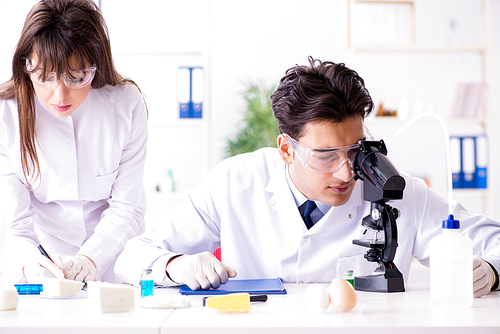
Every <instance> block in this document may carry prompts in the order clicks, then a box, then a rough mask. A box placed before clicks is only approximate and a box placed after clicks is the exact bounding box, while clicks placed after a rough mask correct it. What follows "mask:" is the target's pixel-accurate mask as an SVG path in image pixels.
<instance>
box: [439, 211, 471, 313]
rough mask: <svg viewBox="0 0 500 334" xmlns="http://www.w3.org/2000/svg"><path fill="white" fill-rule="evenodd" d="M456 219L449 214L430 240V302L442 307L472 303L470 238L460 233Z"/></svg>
mask: <svg viewBox="0 0 500 334" xmlns="http://www.w3.org/2000/svg"><path fill="white" fill-rule="evenodd" d="M459 231H460V222H459V221H458V220H455V219H454V218H453V215H449V216H448V219H447V220H444V221H443V233H442V234H441V235H438V236H436V237H434V238H433V239H432V240H431V243H430V278H431V282H430V283H431V284H430V287H431V291H430V292H431V304H432V306H435V307H442V308H466V307H470V306H471V305H472V301H473V281H472V271H473V268H472V241H471V240H470V238H468V237H466V236H463V235H460V234H459Z"/></svg>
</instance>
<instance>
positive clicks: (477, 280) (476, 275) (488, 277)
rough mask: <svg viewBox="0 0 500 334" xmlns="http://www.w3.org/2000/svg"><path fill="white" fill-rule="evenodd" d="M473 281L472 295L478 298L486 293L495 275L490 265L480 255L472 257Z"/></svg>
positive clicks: (493, 282) (491, 285) (493, 281)
mask: <svg viewBox="0 0 500 334" xmlns="http://www.w3.org/2000/svg"><path fill="white" fill-rule="evenodd" d="M472 267H473V268H474V271H473V274H472V276H473V278H472V279H473V281H474V297H475V298H479V297H481V296H484V295H486V294H488V293H489V292H490V291H491V288H492V287H493V284H495V280H496V275H495V272H494V271H493V269H492V268H491V266H490V265H489V264H488V263H487V262H486V261H484V260H483V259H482V258H481V257H480V256H478V255H474V256H473V257H472Z"/></svg>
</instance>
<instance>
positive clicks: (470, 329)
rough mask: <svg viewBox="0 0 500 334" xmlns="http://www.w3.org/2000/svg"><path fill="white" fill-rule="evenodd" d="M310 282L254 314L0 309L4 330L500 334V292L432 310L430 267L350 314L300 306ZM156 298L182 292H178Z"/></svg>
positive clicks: (60, 303) (24, 302)
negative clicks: (467, 305) (456, 306)
mask: <svg viewBox="0 0 500 334" xmlns="http://www.w3.org/2000/svg"><path fill="white" fill-rule="evenodd" d="M307 286H308V285H305V284H285V288H286V289H287V291H288V294H286V295H269V299H268V301H267V302H265V303H252V311H251V312H250V313H243V314H222V313H217V312H215V311H213V310H209V309H206V308H203V307H202V297H201V296H190V299H191V304H192V306H191V307H190V308H185V309H176V310H171V309H159V310H157V309H144V308H140V307H136V308H135V309H134V310H133V311H132V312H127V313H108V314H101V313H98V312H96V311H94V310H92V309H90V308H89V306H88V305H87V299H86V298H82V299H63V300H58V299H43V298H41V297H39V296H20V302H19V306H18V308H17V310H15V311H0V333H2V334H10V333H55V334H57V333H64V334H66V333H70V334H78V333H120V334H121V333H141V334H145V333H168V334H177V333H179V334H188V333H197V334H198V333H217V334H224V333H228V334H229V333H230V334H240V333H258V334H265V333H273V334H276V333H287V334H288V333H292V334H293V333H347V334H349V333H362V334H377V333H384V334H387V333H418V334H421V333H424V334H431V333H445V334H446V333H453V334H456V333H458V334H461V333H474V334H475V333H479V334H485V333H487V334H489V333H495V334H498V333H500V293H499V292H494V293H492V294H490V295H488V296H486V297H484V298H480V299H474V304H473V306H472V307H471V308H467V309H462V310H451V311H450V310H442V309H435V308H432V307H431V306H430V302H429V275H428V269H426V268H425V269H421V268H417V269H412V274H411V275H410V280H409V282H408V284H407V285H406V292H403V293H371V292H360V291H358V292H357V294H358V305H357V306H356V308H355V309H354V310H353V311H351V312H349V313H337V312H335V311H334V310H333V309H332V308H329V309H328V310H327V311H325V312H322V313H311V312H309V311H308V310H307V309H306V307H305V305H304V302H303V294H304V291H305V289H306V288H307ZM155 293H172V294H177V293H178V289H176V288H170V289H157V290H155Z"/></svg>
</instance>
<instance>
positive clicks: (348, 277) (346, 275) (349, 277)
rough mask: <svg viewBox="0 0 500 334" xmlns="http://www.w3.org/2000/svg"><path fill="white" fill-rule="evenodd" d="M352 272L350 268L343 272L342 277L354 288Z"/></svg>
mask: <svg viewBox="0 0 500 334" xmlns="http://www.w3.org/2000/svg"><path fill="white" fill-rule="evenodd" d="M353 273H354V271H353V270H352V269H351V270H347V271H346V272H345V273H344V279H345V280H346V281H347V282H349V283H350V284H351V285H352V287H353V288H354V276H353Z"/></svg>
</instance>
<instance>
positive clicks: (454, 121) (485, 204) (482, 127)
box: [346, 0, 495, 215]
mask: <svg viewBox="0 0 500 334" xmlns="http://www.w3.org/2000/svg"><path fill="white" fill-rule="evenodd" d="M359 3H363V4H370V5H372V4H377V3H381V4H384V5H385V4H402V5H409V6H411V7H412V10H413V13H414V15H419V12H418V5H419V0H414V1H369V0H368V1H367V0H359V1H358V0H348V1H347V9H348V10H347V16H348V17H347V20H346V22H347V24H348V27H347V36H348V41H347V45H348V47H349V52H350V59H351V61H352V62H353V63H356V64H357V66H356V67H355V68H360V67H361V68H363V65H365V67H368V66H367V65H366V64H364V63H363V59H361V58H363V57H362V56H364V61H365V62H367V57H366V56H367V55H370V59H371V60H372V59H380V57H381V55H384V56H387V57H390V58H391V59H396V60H397V61H401V59H402V58H404V57H413V58H412V59H415V57H433V58H432V59H436V58H445V57H449V56H454V55H455V56H458V57H469V58H470V59H475V58H476V57H478V58H479V62H480V64H479V65H477V64H474V65H475V67H474V66H471V67H474V69H475V70H476V72H479V73H477V74H475V77H477V78H478V79H479V80H480V81H482V82H484V83H486V84H487V92H486V103H485V106H484V109H483V115H482V116H481V117H477V118H459V117H449V116H448V110H446V112H443V111H441V112H440V114H441V116H442V117H443V118H444V119H445V122H446V124H447V126H448V130H449V132H450V134H451V135H453V134H454V135H459V134H464V135H469V134H473V133H475V134H479V133H485V134H486V135H488V138H489V139H490V143H491V134H492V133H493V132H492V130H493V129H492V111H491V91H490V83H491V0H480V2H478V4H479V5H480V6H481V8H480V12H481V18H480V24H481V27H480V31H481V36H480V41H477V40H476V41H475V42H474V43H470V44H468V45H442V44H439V45H434V44H432V43H422V42H421V41H420V40H419V39H418V36H416V37H415V36H414V37H413V38H409V39H408V40H411V42H410V43H407V44H405V45H366V44H365V45H359V44H356V43H354V42H353V41H352V40H351V37H352V36H353V33H352V31H351V28H352V27H351V24H352V18H351V15H353V8H354V5H356V4H359ZM415 21H416V20H414V22H415ZM415 30H418V29H416V28H415V26H413V33H414V31H415ZM478 42H479V43H478ZM388 44H390V43H388ZM360 59H361V60H360ZM378 66H382V65H380V64H378ZM415 66H418V64H416V65H415ZM464 66H465V65H464ZM425 70H426V69H425V68H422V71H425ZM366 72H368V73H369V70H366ZM363 73H364V72H363ZM362 76H363V75H362ZM384 79H385V78H383V77H382V78H381V77H377V78H376V80H373V81H372V82H371V85H372V86H373V85H374V84H377V83H379V84H380V83H383V84H386V82H384ZM401 80H402V81H404V80H406V81H411V77H410V78H402V79H401ZM365 81H366V78H365ZM456 83H458V82H455V84H456ZM394 85H398V82H395V83H394ZM443 86H444V85H443ZM443 88H444V87H443ZM414 89H418V88H417V87H415V88H414ZM369 90H370V87H369ZM372 95H373V94H372ZM448 96H450V94H449V89H448ZM374 102H375V103H378V102H379V101H374ZM450 106H451V104H450ZM409 119H410V117H405V118H398V117H394V118H392V117H370V118H368V119H367V120H366V124H367V126H368V127H369V129H371V130H372V132H376V133H377V134H378V135H379V136H378V137H382V138H383V139H384V140H385V139H386V138H388V139H387V140H386V142H387V143H388V147H389V154H390V152H391V147H395V148H396V149H395V154H394V159H396V160H397V161H398V162H399V163H400V164H401V165H402V166H404V167H407V166H409V167H410V169H411V168H413V167H415V168H417V167H419V168H420V173H421V175H418V172H415V170H416V169H413V171H410V172H411V174H412V175H414V174H417V175H415V176H421V177H424V178H425V177H426V175H425V174H426V172H427V171H429V170H435V169H436V166H437V165H439V164H442V163H444V162H445V160H444V159H440V157H439V153H436V151H439V147H434V146H433V145H432V139H431V138H429V137H432V135H430V134H429V133H426V132H425V131H427V130H428V129H429V128H431V127H433V126H437V123H436V121H434V120H429V119H422V120H420V121H418V123H416V124H415V125H414V129H413V134H412V136H414V137H412V136H410V137H412V138H409V139H408V140H407V141H406V142H407V143H408V144H407V146H408V147H407V148H406V150H405V149H404V148H402V147H401V146H403V144H402V141H401V138H394V133H395V132H396V131H397V130H398V129H399V128H400V127H401V126H402V125H403V124H404V123H406V121H408V120H409ZM419 131H421V132H422V133H421V134H422V136H419ZM437 133H438V132H435V133H434V134H437ZM436 139H437V141H438V142H441V138H436ZM420 141H423V142H425V141H429V143H428V145H427V146H428V147H430V148H432V149H428V150H427V152H420V158H415V157H414V156H413V155H412V154H411V153H410V152H409V151H414V150H416V151H418V150H419V147H418V146H419V144H420ZM403 142H404V141H403ZM389 143H390V144H389ZM410 144H411V145H410ZM436 145H437V142H436ZM398 146H399V147H398ZM437 146H439V145H437ZM443 146H444V144H443ZM492 146H493V145H491V144H490V145H489V157H490V159H489V164H488V176H487V177H488V186H489V187H491V184H492V183H493V177H494V175H493V173H491V171H493V170H495V165H494V161H493V159H491V157H492V155H493V154H494V151H493V150H492ZM406 151H408V152H406ZM421 151H422V150H421ZM430 151H433V152H430ZM443 153H444V151H443ZM398 156H399V157H400V159H399V160H398ZM391 159H393V158H391ZM422 161H427V163H428V164H427V165H426V164H425V163H424V164H422V165H421V166H415V165H418V164H419V163H421V162H422ZM395 164H396V163H395ZM396 165H397V164H396ZM397 166H398V165H397ZM401 169H402V170H405V168H401ZM432 173H434V172H432ZM434 174H436V173H434ZM432 178H434V179H432ZM443 178H446V174H443V172H441V173H440V174H439V173H437V176H436V175H433V177H431V186H432V187H433V188H434V187H435V189H436V190H437V191H438V192H440V193H441V194H443V195H444V196H446V191H445V189H446V186H447V185H446V182H443ZM453 196H454V199H457V200H459V201H460V202H461V203H462V204H463V205H464V206H465V207H466V208H468V209H469V210H470V211H476V212H480V213H485V214H487V215H490V214H491V213H492V212H493V210H492V208H493V205H494V203H493V199H492V197H493V196H492V192H491V189H454V191H453Z"/></svg>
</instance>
